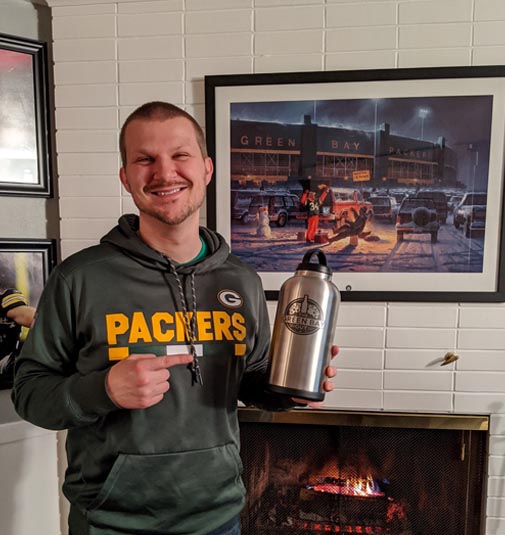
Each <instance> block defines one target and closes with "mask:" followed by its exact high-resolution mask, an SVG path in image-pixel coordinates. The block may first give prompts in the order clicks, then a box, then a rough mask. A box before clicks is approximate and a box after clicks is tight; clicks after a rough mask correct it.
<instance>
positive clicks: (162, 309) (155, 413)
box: [12, 215, 292, 535]
mask: <svg viewBox="0 0 505 535" xmlns="http://www.w3.org/2000/svg"><path fill="white" fill-rule="evenodd" d="M137 229H138V218H137V217H136V216H133V215H128V216H123V217H122V218H121V219H120V220H119V225H118V226H117V227H115V228H114V229H113V230H112V231H111V232H110V233H109V234H107V235H106V236H105V237H104V238H102V240H101V242H100V244H99V245H97V246H94V247H90V248H88V249H85V250H83V251H80V252H79V253H76V254H75V255H73V256H71V257H70V258H68V259H67V260H65V261H64V262H63V263H61V264H60V265H59V266H58V267H57V268H56V269H55V270H54V271H53V273H52V274H51V276H50V278H49V281H48V283H47V285H46V288H45V290H44V292H43V295H42V297H41V299H40V302H39V305H38V308H37V317H36V321H35V324H34V326H33V328H32V329H31V330H30V333H29V336H28V339H27V340H26V342H25V344H24V346H23V350H22V353H21V355H20V357H19V358H18V360H17V363H16V376H15V384H14V388H13V391H12V398H13V401H14V404H15V407H16V410H17V411H18V413H19V414H20V416H22V417H23V418H25V419H26V420H28V421H30V422H32V423H34V424H35V425H38V426H41V427H45V428H48V429H68V434H67V456H68V469H67V472H66V475H65V483H64V485H63V492H64V494H65V496H66V497H67V498H68V500H69V501H70V503H71V504H72V505H73V506H74V507H75V508H77V509H78V510H79V511H80V512H81V514H82V515H83V516H84V517H85V518H86V519H87V523H88V524H89V527H88V529H89V534H90V535H112V534H116V533H117V534H125V533H129V534H135V535H144V534H145V535H156V534H160V535H161V534H163V535H190V534H191V535H201V534H204V533H207V532H209V531H210V530H212V529H215V528H217V527H219V526H221V525H222V524H224V523H225V522H227V521H228V520H230V519H231V518H232V517H233V516H235V515H237V514H238V513H239V512H240V510H241V509H242V506H243V502H244V487H243V484H242V481H241V477H240V474H241V470H242V465H241V460H240V456H239V429H238V421H237V411H236V408H237V399H240V400H241V401H242V402H243V403H245V404H246V405H251V404H255V405H256V406H261V407H262V408H274V409H278V408H284V407H286V408H287V407H290V406H292V404H291V403H289V402H288V403H286V402H285V401H283V400H282V399H279V398H276V397H274V396H269V395H267V394H265V393H264V386H263V385H264V383H265V379H266V370H267V364H268V363H267V357H266V353H267V348H268V344H269V338H270V329H269V322H268V317H267V310H266V303H265V300H264V296H263V289H262V286H261V282H260V279H259V277H258V275H257V274H256V273H255V272H254V271H253V270H252V269H251V268H250V267H248V266H247V265H245V264H243V263H242V262H241V261H240V260H238V259H237V258H236V257H234V256H233V255H231V254H230V252H229V248H228V246H227V244H226V243H225V242H224V240H223V238H222V237H221V236H220V235H218V234H216V233H214V232H211V231H210V230H208V229H205V228H201V230H200V233H201V236H202V237H203V239H204V240H205V242H206V243H207V246H208V250H209V251H208V252H209V254H208V255H207V256H206V257H205V258H204V259H203V260H201V261H200V262H197V263H195V264H192V265H189V266H178V267H177V272H178V274H179V278H180V280H181V282H182V286H183V288H184V292H185V296H186V301H187V302H188V303H192V295H191V285H192V281H191V279H193V284H194V288H195V292H196V322H195V324H196V344H197V349H198V351H199V353H200V354H201V355H202V356H201V358H200V359H199V360H200V367H201V370H202V376H203V386H200V385H195V386H192V384H191V374H190V371H189V370H188V369H187V368H186V366H175V367H172V368H171V369H170V374H171V377H170V390H169V391H168V392H167V394H165V397H164V399H163V400H162V401H161V402H159V403H158V404H156V405H154V406H152V407H149V408H148V409H137V410H126V409H121V408H118V407H117V406H115V405H114V403H113V402H112V401H111V400H110V398H109V397H108V395H107V393H106V390H105V376H106V374H107V371H108V369H109V368H110V367H111V366H112V365H113V364H115V363H116V362H118V360H120V359H122V358H125V357H127V356H128V355H130V354H132V353H154V354H157V355H164V354H166V353H167V352H170V350H172V351H175V352H178V353H187V352H189V351H188V349H187V348H186V346H185V344H186V339H185V327H184V320H183V316H182V315H181V312H180V311H182V310H183V306H182V303H181V297H180V292H179V288H178V285H177V281H176V279H175V277H174V275H173V273H171V271H170V266H169V261H168V259H167V258H165V257H164V256H163V255H161V254H160V253H158V252H157V251H154V250H153V249H151V248H150V247H148V246H147V245H146V244H144V243H143V242H142V241H141V240H140V239H139V238H138V237H137V233H136V231H137ZM190 309H191V308H190ZM177 346H178V347H177Z"/></svg>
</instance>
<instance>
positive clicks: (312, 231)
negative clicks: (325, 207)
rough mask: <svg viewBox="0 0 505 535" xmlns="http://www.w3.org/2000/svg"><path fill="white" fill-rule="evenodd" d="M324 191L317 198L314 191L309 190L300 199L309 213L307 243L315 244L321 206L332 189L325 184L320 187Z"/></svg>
mask: <svg viewBox="0 0 505 535" xmlns="http://www.w3.org/2000/svg"><path fill="white" fill-rule="evenodd" d="M318 187H319V188H320V189H321V190H322V191H321V193H320V195H319V196H316V193H315V192H314V191H311V190H309V189H306V190H304V192H303V193H302V196H301V198H300V203H301V204H302V206H304V207H305V209H306V212H307V232H306V237H305V239H306V241H307V243H313V242H314V240H315V237H316V234H317V230H318V228H319V215H320V213H321V206H322V204H323V203H324V201H325V199H326V196H327V195H328V192H329V190H330V188H329V187H328V186H327V185H325V184H320V185H319V186H318Z"/></svg>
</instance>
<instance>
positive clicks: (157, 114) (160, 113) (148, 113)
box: [119, 101, 207, 167]
mask: <svg viewBox="0 0 505 535" xmlns="http://www.w3.org/2000/svg"><path fill="white" fill-rule="evenodd" d="M175 117H184V118H186V119H187V120H188V121H190V122H191V124H192V125H193V128H194V129H195V134H196V140H197V142H198V146H199V147H200V151H201V153H202V156H203V157H204V158H206V157H207V146H206V144H205V134H204V133H203V130H202V127H201V126H200V125H199V124H198V123H197V122H196V120H195V118H194V117H192V116H191V115H190V114H189V113H188V112H186V111H184V110H183V109H181V108H179V107H177V106H175V105H174V104H169V103H168V102H161V101H154V102H146V103H145V104H142V106H140V107H139V108H137V109H136V110H134V111H132V112H131V113H130V115H128V117H127V119H126V121H125V122H124V124H123V126H122V128H121V132H120V134H119V150H120V152H121V162H122V165H123V167H125V166H126V145H125V132H126V127H127V126H128V125H129V124H130V123H131V122H132V121H134V120H136V119H140V120H157V121H166V120H167V119H174V118H175Z"/></svg>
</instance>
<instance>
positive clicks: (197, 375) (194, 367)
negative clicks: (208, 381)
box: [165, 257, 203, 386]
mask: <svg viewBox="0 0 505 535" xmlns="http://www.w3.org/2000/svg"><path fill="white" fill-rule="evenodd" d="M165 258H166V259H167V261H168V264H169V265H170V270H171V272H172V274H173V276H174V277H175V280H176V281H177V287H178V288H179V295H180V299H181V303H182V309H183V312H184V323H185V325H186V332H187V336H188V342H189V345H190V347H191V353H192V355H193V362H190V363H189V364H188V369H189V370H190V371H191V385H192V386H193V385H195V384H199V385H203V378H202V371H201V369H200V364H199V362H198V355H197V352H196V346H195V343H196V291H195V276H194V274H193V273H191V275H190V282H191V299H192V309H193V310H188V304H187V301H186V296H185V295H184V289H183V287H182V282H181V279H180V277H179V274H178V273H177V270H176V269H175V266H174V264H173V263H172V261H171V260H170V258H168V257H165Z"/></svg>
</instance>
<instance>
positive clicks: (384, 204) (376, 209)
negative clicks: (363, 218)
mask: <svg viewBox="0 0 505 535" xmlns="http://www.w3.org/2000/svg"><path fill="white" fill-rule="evenodd" d="M368 202H370V203H371V204H372V210H373V217H374V219H384V220H386V221H390V222H391V223H394V222H395V221H396V214H397V213H398V204H397V202H396V199H395V198H394V197H391V196H389V195H372V196H370V197H369V198H368Z"/></svg>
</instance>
